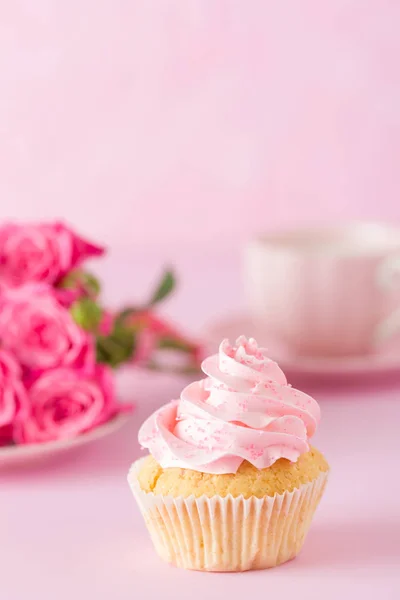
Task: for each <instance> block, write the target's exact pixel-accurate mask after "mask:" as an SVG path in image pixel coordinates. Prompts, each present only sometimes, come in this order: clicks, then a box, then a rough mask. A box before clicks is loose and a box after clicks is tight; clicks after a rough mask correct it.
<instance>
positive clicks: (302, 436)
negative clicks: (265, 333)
mask: <svg viewBox="0 0 400 600" xmlns="http://www.w3.org/2000/svg"><path fill="white" fill-rule="evenodd" d="M202 370H203V372H204V373H205V375H206V376H207V377H206V378H205V379H202V380H201V381H196V382H194V383H191V384H190V385H188V386H187V387H186V388H185V389H184V390H183V392H182V394H181V398H180V400H176V401H173V402H170V403H169V404H166V405H165V406H163V407H161V408H160V409H159V410H157V411H156V412H155V413H153V414H152V415H151V416H150V417H149V418H148V419H147V421H145V423H144V424H143V425H142V427H141V429H140V431H139V442H140V444H141V445H142V446H143V447H145V448H148V449H149V451H150V452H151V454H152V455H153V456H154V458H155V459H156V460H157V461H158V462H159V463H160V465H161V466H162V467H163V468H168V467H181V468H187V469H193V470H195V471H201V472H204V473H213V474H222V473H236V471H237V469H238V468H239V466H240V464H241V463H242V462H243V461H244V460H247V461H249V462H250V463H252V464H253V465H254V466H255V467H257V468H258V469H264V468H266V467H269V466H271V465H272V464H273V463H274V462H275V461H276V460H278V459H279V458H287V459H289V460H290V461H292V462H295V461H296V460H297V459H298V457H299V456H300V454H302V453H303V452H307V451H308V449H309V446H308V442H307V440H308V438H310V437H311V436H312V435H313V434H314V432H315V429H316V426H317V424H318V421H319V418H320V409H319V406H318V404H317V402H316V401H315V400H314V399H313V398H311V397H310V396H308V395H307V394H304V393H303V392H300V391H298V390H296V389H294V388H292V387H291V386H290V385H289V384H288V383H287V381H286V377H285V375H284V373H283V372H282V370H281V369H280V368H279V366H278V365H277V364H276V363H275V362H274V361H272V360H270V359H269V358H267V356H266V353H265V349H263V348H258V345H257V342H256V341H255V340H254V339H253V338H250V339H249V340H247V338H245V337H244V336H241V337H239V338H238V339H237V340H236V344H235V346H231V345H230V344H229V341H228V340H224V341H223V342H222V343H221V345H220V348H219V353H218V354H215V355H213V356H210V357H209V358H206V360H204V361H203V363H202Z"/></svg>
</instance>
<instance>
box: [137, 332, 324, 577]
mask: <svg viewBox="0 0 400 600" xmlns="http://www.w3.org/2000/svg"><path fill="white" fill-rule="evenodd" d="M202 369H203V371H204V372H205V374H206V376H207V377H206V379H203V380H201V381H199V382H194V383H193V384H190V385H189V386H187V387H186V388H185V389H184V390H183V391H182V394H181V398H180V400H178V401H174V402H171V403H169V404H167V405H165V406H162V407H161V408H160V409H159V410H158V411H156V412H155V413H153V414H152V415H151V416H150V417H149V418H148V419H147V420H146V421H145V423H144V424H143V425H142V427H141V429H140V432H139V442H140V444H141V446H142V447H144V448H147V449H148V450H149V452H150V454H149V455H148V456H147V457H145V458H143V459H141V460H139V461H136V462H135V463H134V464H133V465H132V467H131V470H130V472H129V476H128V481H129V485H130V487H131V489H132V492H133V494H134V496H135V498H136V500H137V502H138V505H139V507H140V510H141V512H142V514H143V517H144V520H145V523H146V526H147V528H148V530H149V532H150V535H151V538H152V541H153V544H154V547H155V549H156V551H157V553H158V554H159V555H160V556H161V557H162V558H163V559H164V560H165V561H167V562H169V563H172V564H174V565H176V566H179V567H183V568H186V569H197V570H201V571H246V570H249V569H267V568H270V567H274V566H277V565H279V564H281V563H284V562H286V561H288V560H291V559H292V558H294V557H295V556H296V555H297V554H298V553H299V552H300V550H301V548H302V546H303V544H304V540H305V538H306V535H307V532H308V530H309V527H310V524H311V520H312V517H313V515H314V512H315V510H316V508H317V506H318V504H319V501H320V499H321V496H322V494H323V491H324V489H325V485H326V482H327V476H328V472H329V466H328V463H327V462H326V460H325V458H324V456H323V455H322V454H321V452H319V451H318V450H316V449H315V448H313V447H312V446H310V444H309V440H310V438H311V437H312V435H313V434H314V432H315V430H316V427H317V425H318V422H319V418H320V408H319V406H318V403H317V402H316V401H315V400H314V399H313V398H311V397H310V396H308V395H307V394H304V393H303V392H300V391H299V390H296V389H294V388H292V387H291V386H290V385H289V384H288V383H287V380H286V377H285V375H284V373H283V372H282V371H281V369H280V368H279V366H278V365H277V364H276V363H275V362H273V361H271V360H270V359H268V357H267V356H266V353H265V351H264V350H263V349H260V348H258V346H257V343H256V342H255V340H253V339H250V340H247V339H246V338H244V337H243V336H242V337H240V338H238V340H236V344H235V345H234V346H231V345H230V344H229V342H228V340H224V341H223V342H222V344H221V346H220V350H219V354H217V355H214V356H211V357H209V358H208V359H206V360H205V361H204V362H203V364H202Z"/></svg>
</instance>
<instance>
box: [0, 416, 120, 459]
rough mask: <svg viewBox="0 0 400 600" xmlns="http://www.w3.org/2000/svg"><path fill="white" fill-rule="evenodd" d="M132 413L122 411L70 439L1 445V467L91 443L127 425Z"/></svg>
mask: <svg viewBox="0 0 400 600" xmlns="http://www.w3.org/2000/svg"><path fill="white" fill-rule="evenodd" d="M129 418H130V415H129V414H126V413H121V414H120V415H117V416H116V417H114V418H113V419H111V421H108V422H107V423H104V424H103V425H100V426H99V427H96V428H95V429H92V430H91V431H88V432H87V433H82V434H81V435H78V436H77V437H75V438H71V439H68V440H55V441H54V442H45V443H43V444H21V445H20V446H18V445H17V446H1V447H0V468H2V467H8V466H14V465H17V464H26V463H28V462H31V461H33V460H39V459H41V458H45V457H47V456H51V455H53V454H56V453H60V452H66V451H68V450H71V449H73V448H77V447H78V446H83V445H84V444H89V443H90V442H94V441H95V440H98V439H100V438H102V437H105V436H107V435H110V434H111V433H113V432H114V431H117V429H119V428H120V427H122V426H123V425H125V423H127V421H128V420H129Z"/></svg>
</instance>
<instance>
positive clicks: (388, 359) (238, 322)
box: [204, 314, 400, 376]
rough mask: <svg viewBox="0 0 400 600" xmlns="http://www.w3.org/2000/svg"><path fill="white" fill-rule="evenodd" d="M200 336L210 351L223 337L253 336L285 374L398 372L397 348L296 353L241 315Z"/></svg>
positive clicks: (229, 318) (232, 317)
mask: <svg viewBox="0 0 400 600" xmlns="http://www.w3.org/2000/svg"><path fill="white" fill-rule="evenodd" d="M204 335H205V341H206V343H207V344H208V346H209V348H210V351H212V352H216V350H217V349H218V345H219V344H220V342H221V340H223V339H224V338H229V339H230V341H231V342H232V341H234V340H235V339H236V338H237V337H238V336H239V335H245V336H247V337H254V338H255V339H256V340H257V342H258V344H259V346H262V347H264V348H267V349H268V351H269V352H270V357H271V358H272V359H273V360H275V361H276V362H277V363H279V366H280V367H281V368H282V370H283V371H286V372H287V373H295V374H299V375H318V376H333V375H335V376H341V375H354V376H361V375H371V374H376V375H378V374H383V373H387V372H392V371H396V370H397V371H399V373H400V350H397V351H395V350H392V352H391V353H390V352H386V353H381V354H378V353H375V354H365V355H363V356H338V357H336V356H335V357H328V356H319V357H318V356H317V357H308V356H298V355H296V354H294V353H293V352H290V350H289V349H288V348H287V347H285V345H284V344H282V342H281V341H279V340H277V339H274V338H273V337H272V336H271V335H269V334H268V332H266V331H265V330H263V329H262V328H261V327H259V326H256V325H255V324H254V322H253V321H252V319H251V318H250V317H249V316H246V315H244V314H241V315H233V316H231V317H225V318H221V319H220V320H218V321H215V322H214V323H211V324H209V326H208V327H206V331H205V334H204Z"/></svg>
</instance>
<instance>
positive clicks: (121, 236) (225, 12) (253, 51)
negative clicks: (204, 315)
mask: <svg viewBox="0 0 400 600" xmlns="http://www.w3.org/2000/svg"><path fill="white" fill-rule="evenodd" d="M1 5H2V6H1V15H2V16H1V24H0V73H1V94H0V164H1V177H0V197H1V199H2V200H1V208H0V218H4V217H6V216H7V217H9V216H13V217H20V218H43V217H46V218H47V217H53V216H58V215H60V214H62V215H64V216H65V217H66V218H68V219H69V220H70V221H71V222H72V223H74V224H75V225H78V226H80V227H81V228H82V229H83V230H84V231H87V232H88V233H92V234H93V235H94V236H99V237H100V238H104V239H106V240H107V241H108V242H109V243H110V244H113V246H114V247H115V245H121V246H127V245H133V244H136V243H137V244H142V243H143V242H144V243H146V244H147V243H149V244H150V243H154V242H157V243H160V244H163V245H164V244H167V243H169V242H171V241H174V242H178V243H181V242H182V243H183V242H188V241H193V242H196V241H205V240H207V241H208V240H213V239H215V238H216V237H217V236H221V237H222V239H227V240H229V239H233V238H234V237H236V238H240V239H241V238H244V237H247V236H248V235H249V234H250V233H251V232H253V231H255V230H258V229H262V228H266V227H270V226H276V225H279V224H283V223H289V222H293V221H296V222H302V221H310V220H315V221H321V220H331V219H335V220H337V219H340V220H341V219H343V218H348V217H360V216H361V217H364V218H366V217H368V218H371V217H384V218H388V219H391V218H398V217H399V216H400V203H399V202H398V198H399V194H400V171H399V169H398V158H399V156H400V110H399V106H400V69H399V63H398V56H399V52H400V38H399V34H398V32H399V26H400V3H399V2H396V1H394V0H351V1H349V0H335V1H332V0H331V1H324V2H321V0H303V1H302V2H294V1H290V0H280V1H279V2H272V1H267V0H252V1H251V2H245V1H244V0H242V1H233V0H185V1H179V0H158V1H156V0H146V2H128V1H123V0H108V1H106V0H71V1H69V2H55V1H54V0H37V1H36V2H31V1H28V0H20V1H18V2H2V3H1Z"/></svg>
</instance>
